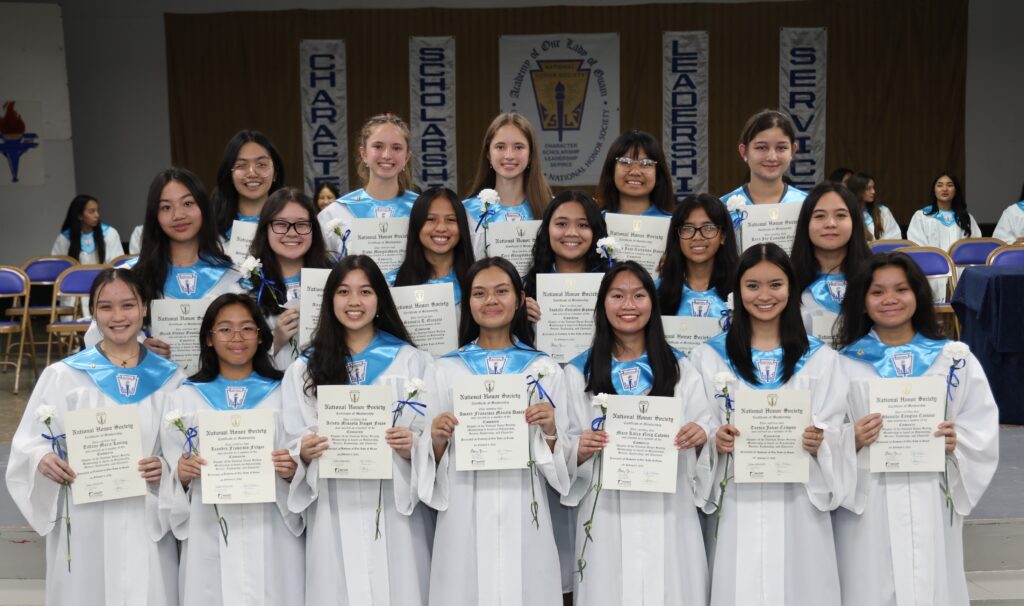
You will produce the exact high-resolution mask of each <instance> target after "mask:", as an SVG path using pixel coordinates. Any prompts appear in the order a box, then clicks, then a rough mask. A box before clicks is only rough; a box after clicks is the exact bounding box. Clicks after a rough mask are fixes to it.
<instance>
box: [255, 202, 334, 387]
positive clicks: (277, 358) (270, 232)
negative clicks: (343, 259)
mask: <svg viewBox="0 0 1024 606" xmlns="http://www.w3.org/2000/svg"><path fill="white" fill-rule="evenodd" d="M316 213H317V210H316V206H314V205H313V201H312V200H311V199H310V198H309V196H307V195H306V194H305V193H303V192H302V191H300V190H298V189H295V188H293V187H285V188H282V189H279V190H277V191H276V192H274V193H273V194H271V195H270V197H269V198H268V199H267V203H266V204H264V205H263V210H262V211H260V222H259V224H258V225H257V227H256V237H255V238H254V239H253V241H252V246H251V247H250V249H249V256H250V257H252V258H253V259H255V260H257V261H259V262H260V265H259V266H258V267H255V268H253V269H249V268H246V270H247V271H248V275H245V276H242V286H243V287H244V288H246V289H247V290H248V291H249V295H250V296H251V297H252V298H254V299H256V303H257V304H259V307H260V311H262V312H263V316H264V317H265V318H266V320H267V323H268V324H269V325H270V329H271V330H272V331H273V333H274V342H273V345H272V346H271V349H270V353H271V355H272V356H273V358H274V366H276V367H277V368H278V369H279V370H282V371H283V370H285V369H287V368H288V365H289V364H291V363H292V362H293V361H294V360H295V358H297V357H298V356H299V352H301V351H302V349H303V348H304V347H305V346H306V345H308V343H300V342H299V340H300V338H301V335H299V300H300V298H301V297H300V295H301V293H302V280H301V278H302V268H304V267H307V268H311V269H330V268H331V267H333V265H334V263H333V261H334V259H333V256H332V255H330V253H328V252H327V247H326V245H325V244H324V237H323V234H322V233H321V232H320V228H319V226H318V225H317V222H316Z"/></svg>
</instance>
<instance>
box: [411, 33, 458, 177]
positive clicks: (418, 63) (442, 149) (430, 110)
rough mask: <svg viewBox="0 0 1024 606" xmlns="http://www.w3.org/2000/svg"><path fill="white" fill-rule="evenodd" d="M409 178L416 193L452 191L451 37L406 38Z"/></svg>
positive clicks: (453, 173)
mask: <svg viewBox="0 0 1024 606" xmlns="http://www.w3.org/2000/svg"><path fill="white" fill-rule="evenodd" d="M409 128H411V129H412V142H413V143H412V144H413V149H412V179H413V183H414V184H415V185H416V187H417V188H419V189H420V191H422V190H425V189H427V188H428V187H438V186H444V187H447V188H449V189H451V190H456V189H457V188H456V183H457V179H456V174H455V161H456V156H455V38H453V37H451V36H442V37H436V38H429V37H420V36H413V37H411V38H409Z"/></svg>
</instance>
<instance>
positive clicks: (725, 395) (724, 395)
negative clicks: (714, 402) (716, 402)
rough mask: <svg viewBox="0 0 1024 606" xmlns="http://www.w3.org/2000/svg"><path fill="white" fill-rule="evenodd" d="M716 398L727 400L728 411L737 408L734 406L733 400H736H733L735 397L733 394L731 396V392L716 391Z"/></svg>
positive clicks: (726, 407)
mask: <svg viewBox="0 0 1024 606" xmlns="http://www.w3.org/2000/svg"><path fill="white" fill-rule="evenodd" d="M715 398H716V399H724V400H725V409H726V410H727V411H729V412H733V411H734V410H736V409H735V408H733V406H732V403H733V402H735V400H733V399H732V397H731V396H729V394H728V393H716V394H715Z"/></svg>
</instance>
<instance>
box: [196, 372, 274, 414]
mask: <svg viewBox="0 0 1024 606" xmlns="http://www.w3.org/2000/svg"><path fill="white" fill-rule="evenodd" d="M185 384H186V385H190V386H192V387H193V388H195V390H196V391H197V392H199V395H201V396H202V397H203V399H204V400H206V403H207V404H209V405H210V408H213V409H214V410H249V409H252V408H256V407H257V406H259V405H260V403H261V402H263V400H265V399H266V398H267V396H269V395H270V394H271V392H273V391H274V390H275V389H277V387H278V386H279V385H280V384H281V381H275V380H274V379H268V378H266V377H264V376H262V375H258V374H256V373H255V372H253V373H252V374H251V375H249V376H248V377H246V378H244V379H242V380H240V381H234V380H231V379H225V378H224V377H223V375H217V378H216V379H214V380H212V381H207V382H204V383H196V382H193V381H185Z"/></svg>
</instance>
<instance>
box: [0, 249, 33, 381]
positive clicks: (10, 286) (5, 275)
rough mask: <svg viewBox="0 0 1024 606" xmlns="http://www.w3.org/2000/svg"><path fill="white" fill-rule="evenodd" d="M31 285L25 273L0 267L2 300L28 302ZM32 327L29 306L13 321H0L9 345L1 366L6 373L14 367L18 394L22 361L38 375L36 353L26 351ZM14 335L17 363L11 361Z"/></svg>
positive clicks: (0, 328) (1, 330) (5, 266)
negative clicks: (22, 300)
mask: <svg viewBox="0 0 1024 606" xmlns="http://www.w3.org/2000/svg"><path fill="white" fill-rule="evenodd" d="M30 289H31V283H30V282H29V277H28V276H27V275H26V274H25V272H23V271H21V270H20V269H18V268H17V267H12V266H10V265H0V299H8V298H10V299H14V300H17V299H18V298H23V299H24V300H25V301H28V297H29V292H30ZM31 330H32V326H31V324H29V321H28V306H25V305H23V306H22V307H21V313H20V314H19V315H18V316H16V317H15V319H13V320H4V321H0V335H6V336H7V344H6V345H5V347H4V359H3V360H2V361H0V366H3V367H4V371H5V372H6V370H7V367H8V366H13V367H14V392H13V393H18V383H19V382H20V381H21V361H22V360H23V359H24V358H26V357H27V358H28V359H29V362H30V363H31V364H32V372H33V373H36V374H37V375H38V373H39V371H38V369H37V368H36V356H35V351H34V350H30V351H25V334H26V333H29V332H31ZM14 335H18V337H19V338H18V353H17V356H16V357H15V359H14V360H15V361H13V362H12V361H11V349H13V347H14Z"/></svg>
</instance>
